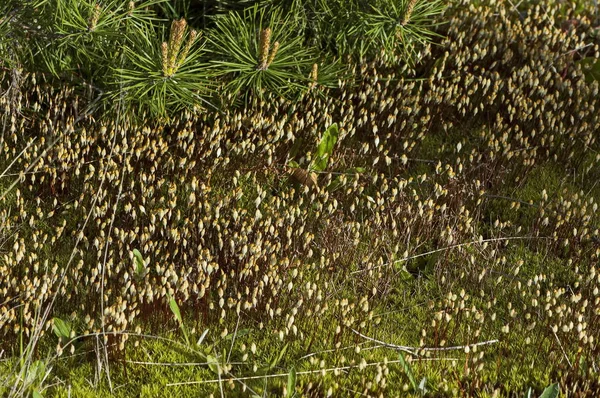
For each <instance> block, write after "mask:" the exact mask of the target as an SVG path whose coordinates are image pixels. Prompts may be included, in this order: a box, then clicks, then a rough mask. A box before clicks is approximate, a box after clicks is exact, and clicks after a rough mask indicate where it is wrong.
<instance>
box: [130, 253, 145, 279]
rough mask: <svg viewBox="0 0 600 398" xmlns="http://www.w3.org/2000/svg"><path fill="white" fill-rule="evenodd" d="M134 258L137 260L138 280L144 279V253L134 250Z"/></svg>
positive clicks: (136, 271)
mask: <svg viewBox="0 0 600 398" xmlns="http://www.w3.org/2000/svg"><path fill="white" fill-rule="evenodd" d="M133 257H134V260H135V273H136V276H137V277H138V278H142V277H143V276H144V272H145V271H146V266H145V265H144V257H142V253H140V251H139V250H138V249H133Z"/></svg>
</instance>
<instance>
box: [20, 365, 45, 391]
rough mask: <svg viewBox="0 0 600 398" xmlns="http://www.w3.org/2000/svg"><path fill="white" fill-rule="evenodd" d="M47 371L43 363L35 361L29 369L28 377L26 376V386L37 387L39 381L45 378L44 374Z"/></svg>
mask: <svg viewBox="0 0 600 398" xmlns="http://www.w3.org/2000/svg"><path fill="white" fill-rule="evenodd" d="M45 371H46V365H45V364H44V362H43V361H39V360H38V361H35V362H33V363H32V364H31V366H30V367H29V369H27V375H26V376H25V385H32V384H33V385H35V384H37V382H38V381H39V380H42V379H43V378H44V372H45Z"/></svg>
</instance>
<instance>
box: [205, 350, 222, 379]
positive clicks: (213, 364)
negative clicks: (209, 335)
mask: <svg viewBox="0 0 600 398" xmlns="http://www.w3.org/2000/svg"><path fill="white" fill-rule="evenodd" d="M206 362H208V368H209V369H210V370H212V371H213V373H214V374H216V375H218V374H219V361H217V358H215V357H214V356H212V355H207V356H206Z"/></svg>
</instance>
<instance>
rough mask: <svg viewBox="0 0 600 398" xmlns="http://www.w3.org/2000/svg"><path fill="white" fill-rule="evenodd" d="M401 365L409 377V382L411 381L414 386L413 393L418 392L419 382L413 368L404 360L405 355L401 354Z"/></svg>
mask: <svg viewBox="0 0 600 398" xmlns="http://www.w3.org/2000/svg"><path fill="white" fill-rule="evenodd" d="M399 359H400V364H402V367H403V368H404V373H406V375H407V376H408V380H409V381H410V385H411V386H412V389H413V391H417V390H418V389H419V387H418V386H417V381H416V380H415V375H414V374H413V371H412V368H411V366H410V364H409V363H408V362H407V361H406V359H405V358H404V354H402V353H400V358H399Z"/></svg>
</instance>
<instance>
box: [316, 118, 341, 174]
mask: <svg viewBox="0 0 600 398" xmlns="http://www.w3.org/2000/svg"><path fill="white" fill-rule="evenodd" d="M338 134H339V130H338V125H337V123H334V124H332V125H331V126H329V128H328V129H327V130H325V132H324V133H323V137H321V141H320V142H319V145H318V146H317V153H316V154H315V158H314V161H313V162H312V167H310V169H311V170H314V171H323V170H325V169H326V168H327V163H328V162H329V158H330V157H331V154H332V152H333V147H334V146H335V144H336V142H337V139H338Z"/></svg>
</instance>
